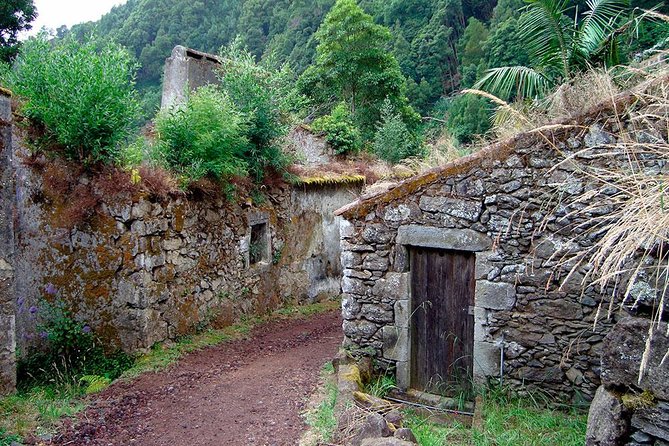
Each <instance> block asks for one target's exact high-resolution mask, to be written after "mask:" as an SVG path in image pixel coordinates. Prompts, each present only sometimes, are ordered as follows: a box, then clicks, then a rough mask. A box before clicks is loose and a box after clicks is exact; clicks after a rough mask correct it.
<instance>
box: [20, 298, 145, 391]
mask: <svg viewBox="0 0 669 446" xmlns="http://www.w3.org/2000/svg"><path fill="white" fill-rule="evenodd" d="M56 293H57V290H55V287H54V286H53V285H47V287H46V294H49V295H54V296H55V295H56ZM19 304H20V305H19V311H24V309H23V308H22V305H21V302H19ZM27 311H28V312H29V313H30V314H31V315H32V316H34V317H36V318H37V317H38V318H39V320H40V321H41V322H40V323H38V324H37V335H36V336H35V341H36V345H35V347H34V349H33V350H32V351H30V352H28V353H27V354H25V355H21V357H19V361H18V377H19V386H20V387H26V386H31V385H34V384H57V385H75V386H79V385H82V384H83V385H84V387H89V386H91V385H93V386H95V388H99V387H100V383H101V382H103V381H104V382H106V383H107V384H109V383H110V382H111V380H113V379H116V378H118V377H119V376H120V375H121V374H122V373H123V372H124V371H125V370H127V369H128V368H130V367H131V366H132V364H133V360H132V358H131V357H129V356H128V355H126V354H125V353H123V352H120V351H118V352H115V353H112V354H109V353H106V352H105V350H104V348H103V346H102V343H101V342H100V341H99V340H98V339H97V337H96V336H95V335H94V333H93V330H92V329H91V327H90V326H89V325H88V324H86V323H85V322H82V321H79V320H77V319H75V318H74V316H73V315H72V313H71V312H70V311H69V310H68V309H67V308H66V307H65V305H64V304H63V303H62V302H60V301H58V300H56V302H55V303H53V304H51V303H44V304H42V305H41V306H40V307H36V306H31V307H30V308H29V309H28V310H27ZM82 377H85V379H83V380H82Z"/></svg>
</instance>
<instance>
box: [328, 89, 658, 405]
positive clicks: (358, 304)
mask: <svg viewBox="0 0 669 446" xmlns="http://www.w3.org/2000/svg"><path fill="white" fill-rule="evenodd" d="M619 101H627V102H625V104H624V105H630V104H634V103H635V102H634V98H632V97H631V96H626V97H625V98H622V99H619ZM615 105H616V106H614V103H609V104H604V105H603V106H602V107H599V108H598V109H596V110H594V111H591V112H590V113H587V114H584V115H583V116H581V117H579V118H578V119H575V120H573V121H565V122H563V123H561V124H559V125H553V126H550V127H546V128H545V129H543V130H542V129H538V130H536V131H533V132H529V133H526V134H522V135H519V136H517V137H515V138H514V139H512V140H509V141H506V142H503V143H498V144H495V145H492V146H489V147H487V148H485V149H483V150H481V151H479V152H476V153H474V154H472V155H470V156H467V157H465V158H461V159H458V160H457V161H455V162H452V163H450V164H447V165H445V166H443V167H439V168H435V169H433V170H431V171H428V172H426V173H424V174H421V175H419V176H416V177H413V178H411V179H408V180H406V181H404V182H402V183H399V184H398V185H397V186H395V187H393V188H391V189H389V190H387V191H385V192H382V193H378V194H374V195H370V196H363V197H361V198H360V199H358V200H357V201H355V202H353V203H351V204H349V205H347V206H345V207H343V208H341V209H339V210H338V211H337V215H340V216H343V217H344V219H345V221H343V222H342V227H341V236H342V239H341V245H342V266H343V268H344V274H343V279H342V291H343V293H344V294H343V302H342V308H343V316H344V319H345V320H344V324H343V329H344V334H345V342H344V346H345V347H346V348H348V349H349V350H352V351H357V352H358V353H362V354H365V355H372V356H374V357H375V358H376V360H377V364H379V365H380V366H381V367H384V368H387V369H389V370H394V371H395V373H396V378H397V382H398V384H399V386H400V387H404V388H406V387H413V388H416V387H417V388H419V389H426V390H434V389H437V390H440V389H439V387H440V386H446V387H453V386H455V387H457V386H460V385H462V384H463V383H464V384H469V383H470V382H471V381H475V382H479V383H481V382H486V381H488V380H491V379H494V380H498V379H501V380H502V381H503V383H504V384H508V385H511V386H514V387H516V388H530V389H532V388H534V389H541V391H542V392H545V393H547V394H549V395H551V396H552V397H555V398H559V399H560V400H561V401H569V399H571V400H573V401H574V402H587V401H589V400H591V399H592V397H593V396H594V394H595V391H596V390H597V388H598V386H599V384H600V353H601V350H602V348H603V342H602V340H603V339H604V336H605V335H606V333H607V332H608V331H609V329H610V327H611V324H612V322H613V321H611V320H607V319H606V317H604V316H602V317H600V318H599V322H598V323H597V324H596V325H595V324H594V321H595V319H596V318H597V314H598V310H599V308H600V305H602V304H603V306H604V308H607V307H608V305H607V302H608V297H607V295H608V293H604V294H602V293H600V291H599V289H596V288H595V287H592V286H588V287H586V288H585V289H583V286H582V285H583V284H582V283H581V281H582V279H583V277H584V276H583V274H584V273H585V272H586V271H587V265H584V266H583V267H581V268H576V269H575V270H574V273H575V274H572V275H570V276H567V273H568V271H570V266H571V265H573V261H572V260H573V256H574V254H575V253H577V252H580V251H582V250H584V249H587V248H588V247H590V246H591V245H592V240H589V239H588V238H587V237H585V238H578V237H574V235H575V234H576V233H577V232H578V231H580V232H582V231H584V230H585V229H586V228H588V227H590V226H591V225H592V224H593V223H592V221H591V217H594V216H595V215H598V213H599V215H602V214H605V213H606V212H609V210H610V209H609V207H608V204H607V202H606V200H607V196H606V195H604V196H603V198H602V197H599V198H598V199H602V200H603V201H602V203H601V206H599V207H596V208H593V210H592V212H591V213H590V214H588V215H584V214H583V213H575V212H573V211H574V209H576V208H577V207H578V206H579V205H578V204H574V202H573V201H572V200H573V198H574V197H576V196H578V195H579V194H581V193H582V192H583V191H584V190H590V189H591V187H592V185H591V184H589V179H588V176H587V175H586V174H585V173H584V172H583V170H582V169H580V168H579V162H588V163H595V164H596V163H600V162H601V161H600V159H599V158H600V157H599V155H600V154H601V153H603V152H602V151H606V150H610V147H611V145H612V144H615V143H616V135H617V134H618V133H620V130H621V125H624V126H625V128H626V129H629V130H630V131H632V132H637V133H638V134H639V135H643V136H644V138H646V139H648V135H652V136H653V137H654V138H658V140H662V138H663V136H662V134H663V133H662V130H661V129H660V130H658V129H656V128H653V127H652V125H650V126H649V125H648V123H647V122H645V123H641V124H639V122H640V121H638V120H637V121H634V122H631V121H627V122H625V123H624V124H620V118H619V116H618V115H617V114H616V110H618V109H621V108H617V107H619V106H621V102H615ZM624 105H623V108H624ZM627 113H629V114H626V118H625V119H629V116H630V115H631V114H633V113H634V111H633V110H631V109H630V111H628V112H627ZM637 126H641V127H643V126H646V127H643V128H641V127H640V128H638V129H637V128H636V127H637ZM665 130H666V129H665ZM640 138H641V137H640ZM640 140H641V139H640ZM569 157H572V161H573V162H565V161H564V160H565V159H566V158H569ZM646 164H647V166H649V167H650V168H652V169H655V171H658V170H659V169H660V168H663V167H662V166H661V165H659V164H658V163H657V162H655V161H653V160H647V161H646ZM613 193H615V191H613V192H611V194H613ZM611 194H610V195H611ZM570 203H571V204H570ZM575 231H577V232H575ZM570 262H571V263H570ZM646 288H648V287H646ZM633 291H634V290H633ZM633 300H634V299H633ZM604 313H605V311H604ZM617 317H618V316H617V313H616V314H614V318H613V319H614V320H615V319H616V318H617ZM435 327H437V328H435ZM439 327H440V328H439ZM436 330H441V331H436Z"/></svg>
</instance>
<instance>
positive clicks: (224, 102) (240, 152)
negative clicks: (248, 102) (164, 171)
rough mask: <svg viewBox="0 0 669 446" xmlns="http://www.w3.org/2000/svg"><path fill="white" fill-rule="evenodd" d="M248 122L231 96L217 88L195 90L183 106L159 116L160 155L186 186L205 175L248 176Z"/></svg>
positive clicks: (219, 176) (157, 124) (157, 120)
mask: <svg viewBox="0 0 669 446" xmlns="http://www.w3.org/2000/svg"><path fill="white" fill-rule="evenodd" d="M244 129H245V123H244V118H243V116H242V114H241V113H240V112H239V111H238V110H237V109H236V108H235V106H234V104H233V103H232V101H231V100H230V98H229V96H228V95H227V94H225V93H223V92H221V91H220V90H218V89H217V88H216V87H214V86H206V87H202V88H199V89H198V90H197V91H195V92H194V93H193V94H192V95H191V96H190V97H189V98H188V101H186V103H185V104H183V105H178V106H176V107H174V108H172V109H170V110H166V111H163V112H161V113H160V114H158V116H157V117H156V130H157V132H158V145H157V148H158V152H159V154H160V157H161V158H162V159H163V160H164V162H165V163H166V164H167V165H168V166H169V167H171V168H172V169H174V170H176V171H177V172H178V173H180V174H181V175H182V179H183V181H184V182H185V183H190V182H193V181H196V180H198V179H200V178H203V177H205V176H211V177H214V178H216V179H224V178H228V177H230V176H233V175H246V173H247V172H248V163H247V162H246V160H245V159H244V152H245V151H246V150H247V149H248V145H249V141H248V139H247V138H246V136H244Z"/></svg>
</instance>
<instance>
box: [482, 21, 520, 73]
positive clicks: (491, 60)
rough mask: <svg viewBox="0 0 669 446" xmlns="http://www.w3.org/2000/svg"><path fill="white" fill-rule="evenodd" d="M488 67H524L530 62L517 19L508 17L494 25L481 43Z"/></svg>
mask: <svg viewBox="0 0 669 446" xmlns="http://www.w3.org/2000/svg"><path fill="white" fill-rule="evenodd" d="M483 49H484V52H485V65H486V66H487V67H488V68H498V67H513V66H523V67H526V66H528V65H529V64H530V56H529V55H528V54H527V48H526V46H525V42H524V41H523V39H522V36H521V30H520V27H519V25H518V19H516V18H513V17H512V18H509V19H507V20H505V21H504V22H501V23H500V24H499V25H498V26H497V27H495V28H494V29H493V30H492V31H491V33H490V36H489V37H488V40H486V42H485V43H484V45H483Z"/></svg>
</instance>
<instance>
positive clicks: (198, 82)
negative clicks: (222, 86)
mask: <svg viewBox="0 0 669 446" xmlns="http://www.w3.org/2000/svg"><path fill="white" fill-rule="evenodd" d="M219 65H220V62H219V60H218V58H217V57H216V56H214V55H212V54H207V53H202V52H200V51H196V50H192V49H190V48H186V47H183V46H181V45H177V46H175V47H174V49H173V50H172V55H171V56H170V57H169V58H167V60H166V61H165V75H164V78H163V95H162V100H161V104H160V107H161V108H169V107H171V106H173V105H175V104H180V103H182V102H184V101H185V100H186V97H188V93H189V92H191V91H193V90H195V89H196V88H198V87H202V86H204V85H208V84H216V83H218V77H217V76H216V69H217V68H218V67H219Z"/></svg>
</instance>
